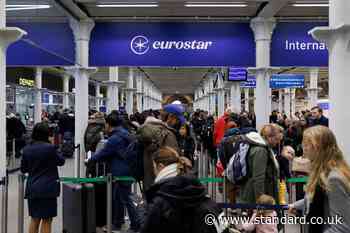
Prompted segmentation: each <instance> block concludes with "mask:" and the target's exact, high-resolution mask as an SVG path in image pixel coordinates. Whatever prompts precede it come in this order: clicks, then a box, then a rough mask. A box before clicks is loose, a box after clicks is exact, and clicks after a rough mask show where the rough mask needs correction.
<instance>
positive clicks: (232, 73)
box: [227, 67, 248, 81]
mask: <svg viewBox="0 0 350 233" xmlns="http://www.w3.org/2000/svg"><path fill="white" fill-rule="evenodd" d="M247 77H248V71H247V69H245V68H234V67H230V68H229V70H228V78H227V79H228V81H246V80H247Z"/></svg>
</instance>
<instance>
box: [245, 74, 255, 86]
mask: <svg viewBox="0 0 350 233" xmlns="http://www.w3.org/2000/svg"><path fill="white" fill-rule="evenodd" d="M241 88H256V77H255V76H253V75H249V76H248V78H247V81H245V82H241Z"/></svg>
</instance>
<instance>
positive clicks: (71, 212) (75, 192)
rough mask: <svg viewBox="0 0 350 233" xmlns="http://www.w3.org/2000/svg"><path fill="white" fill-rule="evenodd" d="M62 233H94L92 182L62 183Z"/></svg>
mask: <svg viewBox="0 0 350 233" xmlns="http://www.w3.org/2000/svg"><path fill="white" fill-rule="evenodd" d="M62 190H63V224H62V225H63V233H96V216H95V211H94V210H95V189H94V185H93V184H63V185H62Z"/></svg>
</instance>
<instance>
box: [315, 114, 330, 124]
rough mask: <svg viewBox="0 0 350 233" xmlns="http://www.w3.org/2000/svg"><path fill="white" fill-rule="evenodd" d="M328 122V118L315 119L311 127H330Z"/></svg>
mask: <svg viewBox="0 0 350 233" xmlns="http://www.w3.org/2000/svg"><path fill="white" fill-rule="evenodd" d="M328 122H329V121H328V118H327V117H325V116H323V115H322V116H321V118H320V119H313V120H312V121H311V126H316V125H323V126H326V127H328V125H329V123H328Z"/></svg>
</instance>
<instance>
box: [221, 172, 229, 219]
mask: <svg viewBox="0 0 350 233" xmlns="http://www.w3.org/2000/svg"><path fill="white" fill-rule="evenodd" d="M226 179H227V178H226V174H224V183H223V195H222V199H223V200H222V202H223V203H227V186H226ZM225 216H228V215H227V208H225Z"/></svg>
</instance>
